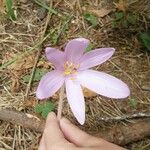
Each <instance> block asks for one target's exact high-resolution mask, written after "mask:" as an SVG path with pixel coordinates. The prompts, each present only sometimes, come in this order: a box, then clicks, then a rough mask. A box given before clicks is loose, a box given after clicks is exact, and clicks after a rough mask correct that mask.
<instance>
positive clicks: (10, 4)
mask: <svg viewBox="0 0 150 150" xmlns="http://www.w3.org/2000/svg"><path fill="white" fill-rule="evenodd" d="M5 4H6V11H7V15H8V17H9V19H11V20H13V21H15V20H16V19H17V15H16V12H15V10H14V8H13V0H5Z"/></svg>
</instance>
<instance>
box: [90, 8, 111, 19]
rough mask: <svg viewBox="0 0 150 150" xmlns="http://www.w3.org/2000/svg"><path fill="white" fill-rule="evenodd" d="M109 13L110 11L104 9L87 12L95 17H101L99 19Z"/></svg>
mask: <svg viewBox="0 0 150 150" xmlns="http://www.w3.org/2000/svg"><path fill="white" fill-rule="evenodd" d="M111 11H112V10H111V9H106V8H101V9H100V10H95V9H91V10H89V12H90V13H93V14H94V15H96V16H97V17H101V18H103V17H105V16H106V15H108V14H109V13H110V12H111Z"/></svg>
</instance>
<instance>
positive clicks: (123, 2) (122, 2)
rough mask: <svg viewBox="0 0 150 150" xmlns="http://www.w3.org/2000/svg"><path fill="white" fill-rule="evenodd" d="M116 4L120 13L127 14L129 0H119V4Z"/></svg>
mask: <svg viewBox="0 0 150 150" xmlns="http://www.w3.org/2000/svg"><path fill="white" fill-rule="evenodd" d="M114 4H115V5H116V8H117V9H118V10H119V11H123V12H125V11H126V10H127V9H128V7H129V3H128V0H119V2H118V3H114Z"/></svg>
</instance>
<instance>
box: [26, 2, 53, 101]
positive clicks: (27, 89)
mask: <svg viewBox="0 0 150 150" xmlns="http://www.w3.org/2000/svg"><path fill="white" fill-rule="evenodd" d="M50 2H51V3H50V7H51V5H52V1H50ZM50 18H51V14H50V12H49V13H48V15H47V19H46V23H45V27H44V30H43V33H42V36H41V39H43V38H44V36H45V33H46V30H47V27H48V23H49V21H50ZM41 51H42V48H41V47H39V49H38V52H37V56H36V58H35V62H34V66H33V68H32V72H31V76H30V80H29V82H28V85H27V88H26V93H25V98H26V99H27V98H28V95H29V91H30V88H31V83H32V79H33V76H34V73H35V69H36V65H37V63H38V60H39V57H40V53H41Z"/></svg>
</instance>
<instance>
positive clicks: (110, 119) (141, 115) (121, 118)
mask: <svg viewBox="0 0 150 150" xmlns="http://www.w3.org/2000/svg"><path fill="white" fill-rule="evenodd" d="M96 118H97V121H104V122H114V121H124V120H128V119H139V118H150V113H143V112H139V113H135V114H130V115H123V116H117V117H105V118H104V117H101V118H99V117H96Z"/></svg>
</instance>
